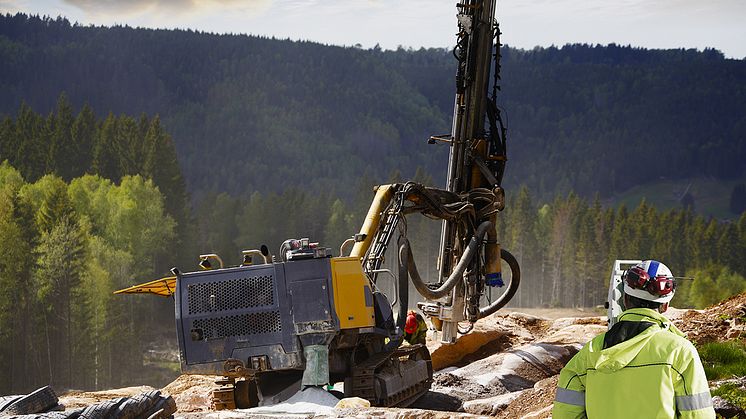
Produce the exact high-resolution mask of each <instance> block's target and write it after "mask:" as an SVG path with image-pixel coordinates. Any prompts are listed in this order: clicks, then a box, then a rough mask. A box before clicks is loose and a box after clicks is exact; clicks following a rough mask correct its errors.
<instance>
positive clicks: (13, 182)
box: [0, 15, 746, 393]
mask: <svg viewBox="0 0 746 419" xmlns="http://www.w3.org/2000/svg"><path fill="white" fill-rule="evenodd" d="M454 64H455V61H454V59H453V57H452V55H451V52H450V51H447V50H440V49H430V50H419V51H408V50H398V51H381V50H378V49H372V50H361V49H356V48H342V47H334V46H324V45H319V44H315V43H308V42H291V41H283V40H275V39H266V38H258V37H249V36H234V35H214V34H205V33H198V32H192V31H169V30H149V29H132V28H128V27H114V28H103V27H84V26H78V25H71V24H70V23H69V22H68V21H66V20H64V19H48V18H38V17H29V16H25V15H15V16H11V15H5V16H0V93H2V94H0V164H1V165H0V250H1V251H2V254H3V255H4V256H5V257H4V258H3V259H2V260H1V261H0V393H9V392H16V393H18V392H21V391H26V390H29V389H31V388H33V387H34V385H35V383H38V382H46V383H49V384H53V385H59V386H62V387H70V386H75V387H79V388H80V387H85V388H94V387H96V388H102V387H108V386H119V385H126V384H150V383H149V382H143V379H142V376H140V375H139V371H138V367H140V366H142V365H143V359H142V352H143V350H144V347H145V346H147V345H148V344H149V343H150V342H155V341H158V340H159V339H160V340H162V337H161V336H156V334H158V333H159V332H162V331H163V330H167V333H172V325H173V323H172V320H173V319H172V316H173V312H172V306H171V304H172V303H171V302H170V301H166V300H154V299H152V298H147V297H142V298H138V297H117V298H115V297H113V296H112V295H111V292H112V291H114V290H115V289H117V288H122V287H125V286H128V285H132V284H134V283H139V282H144V281H146V280H149V279H154V278H155V277H157V276H159V275H161V274H163V273H165V272H167V271H168V268H170V267H171V266H174V265H177V266H179V267H180V268H181V269H182V270H184V271H189V270H192V269H195V268H196V267H195V265H194V263H195V262H196V257H195V256H196V255H197V254H199V253H208V252H218V253H219V254H220V255H221V256H223V258H224V259H225V260H226V262H227V263H228V264H237V263H238V262H239V260H240V259H239V258H240V250H241V249H247V248H258V247H259V246H260V245H261V244H268V245H269V246H270V248H271V249H273V250H274V249H277V247H278V245H279V244H280V242H282V241H283V240H285V239H287V238H300V237H310V238H311V239H312V240H314V241H320V242H322V243H323V245H325V246H328V247H331V248H332V249H334V253H335V254H337V249H338V246H339V244H340V243H341V242H342V241H343V240H344V239H346V238H348V237H350V236H351V235H352V234H353V233H355V232H356V231H357V230H358V228H359V227H360V224H361V221H362V218H363V217H364V214H365V211H366V210H367V207H368V205H369V204H370V200H371V198H372V186H373V185H374V184H376V183H380V182H400V181H403V180H409V179H412V180H414V181H417V182H420V183H424V184H427V185H442V183H443V179H444V177H445V167H446V159H447V151H448V150H447V148H446V147H444V146H442V145H440V146H438V145H427V144H426V140H427V138H428V137H429V135H431V134H444V133H447V132H448V131H449V130H450V121H451V112H452V106H453V103H452V101H453V95H454V80H453V77H454V70H455V69H454ZM502 64H503V73H502V93H501V96H500V98H501V104H502V106H503V107H504V108H505V116H506V119H507V122H508V127H509V143H508V147H509V159H510V161H509V163H508V168H507V173H506V176H505V180H506V186H507V190H508V205H507V207H506V210H505V211H504V213H503V214H501V215H500V217H499V218H498V224H499V225H498V226H497V228H498V233H499V239H500V241H501V243H502V245H503V246H504V247H505V248H507V249H509V250H511V251H512V252H513V253H514V254H515V255H516V257H517V258H518V259H519V261H520V262H521V266H522V270H523V285H522V286H521V288H520V290H519V293H518V295H517V296H516V298H515V300H514V301H513V303H512V304H513V305H521V306H530V305H534V306H535V305H542V306H550V305H552V306H557V305H561V306H571V305H582V306H594V305H597V304H600V303H602V302H603V300H604V299H605V295H606V280H607V276H608V272H609V268H610V266H611V265H610V263H611V262H612V261H613V260H614V259H617V258H630V259H631V258H639V259H644V258H656V259H660V260H662V261H664V262H665V263H667V264H668V265H669V266H670V267H671V269H672V270H673V271H674V273H676V274H678V275H689V276H694V277H696V278H697V280H696V281H695V282H693V283H688V282H687V283H683V284H682V287H681V290H680V291H679V293H678V294H677V297H676V298H677V299H676V300H675V304H677V305H679V306H704V305H707V304H710V303H712V302H715V301H718V300H719V299H721V298H723V297H725V296H727V295H730V294H733V293H736V292H740V291H743V290H744V289H745V288H746V279H744V276H746V265H744V259H743V257H742V255H743V254H744V253H745V252H746V212H744V209H746V187H744V186H743V181H744V180H745V179H746V164H744V161H746V61H743V60H728V59H725V58H723V56H722V54H720V53H719V52H717V51H714V50H706V51H704V52H698V51H684V50H671V51H650V50H643V49H634V48H629V47H619V46H615V45H610V46H605V47H604V46H587V45H572V46H565V47H562V48H545V49H541V48H537V49H535V50H532V51H523V50H516V49H511V48H507V49H505V50H504V51H503V61H502ZM690 178H706V179H707V180H708V181H711V182H716V183H718V184H719V185H720V184H726V183H728V184H729V185H730V184H735V185H736V186H735V187H733V188H732V198H731V209H730V210H731V215H732V216H731V217H729V218H730V219H729V220H717V219H710V218H706V217H703V216H700V215H697V214H696V213H695V212H694V211H692V209H693V208H694V207H695V205H694V202H693V198H692V197H691V196H689V197H688V198H687V195H686V194H683V195H682V198H683V199H682V200H680V201H681V202H680V205H679V204H677V206H676V207H675V208H673V207H669V208H673V209H667V210H663V209H660V208H655V207H653V206H651V205H649V204H648V203H647V202H646V201H643V203H641V204H637V202H639V200H635V203H634V204H630V206H629V207H627V206H624V205H619V206H612V205H609V204H608V203H609V202H612V201H610V200H608V199H607V198H609V197H611V196H614V195H617V196H618V194H620V193H623V192H625V191H628V192H629V190H630V188H632V191H633V192H635V194H641V195H643V196H644V193H640V192H637V190H636V189H634V188H633V187H636V188H639V187H640V186H641V185H645V184H648V183H650V182H653V181H655V182H657V183H658V184H667V182H676V181H678V180H682V179H690ZM594 197H595V200H594ZM407 230H408V232H409V234H410V237H411V238H412V241H413V248H414V253H415V256H416V257H417V259H418V264H419V268H420V272H422V274H423V276H424V277H426V278H427V279H428V280H430V281H434V280H435V279H436V278H435V277H434V272H435V269H434V266H435V263H434V262H435V255H436V253H437V247H438V242H439V224H438V223H436V222H432V221H429V220H424V219H422V217H420V219H417V218H416V217H414V216H412V217H409V219H408V222H407ZM395 262H396V258H395V257H389V258H388V261H387V263H389V264H390V265H391V266H389V267H392V268H393V264H394V263H395ZM379 285H380V286H381V287H384V286H385V284H379ZM413 300H414V299H413ZM133 348H137V350H132V349H133ZM53 358H54V359H53Z"/></svg>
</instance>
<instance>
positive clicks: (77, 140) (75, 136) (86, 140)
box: [70, 103, 98, 177]
mask: <svg viewBox="0 0 746 419" xmlns="http://www.w3.org/2000/svg"><path fill="white" fill-rule="evenodd" d="M97 131H98V128H97V126H96V115H95V114H94V113H93V109H91V107H90V106H88V104H87V103H86V104H85V105H83V108H82V109H81V110H80V112H79V113H78V116H77V117H76V118H75V122H74V123H73V125H72V127H71V129H70V133H71V139H72V147H71V162H70V167H71V169H70V171H71V173H74V175H75V176H76V177H77V176H82V175H84V174H86V173H93V145H94V144H95V143H96V135H97Z"/></svg>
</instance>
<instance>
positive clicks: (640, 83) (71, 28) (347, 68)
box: [0, 15, 746, 201]
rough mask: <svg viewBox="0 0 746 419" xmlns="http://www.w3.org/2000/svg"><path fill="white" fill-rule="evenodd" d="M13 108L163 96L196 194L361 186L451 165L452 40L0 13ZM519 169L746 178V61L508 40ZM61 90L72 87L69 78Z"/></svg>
mask: <svg viewBox="0 0 746 419" xmlns="http://www.w3.org/2000/svg"><path fill="white" fill-rule="evenodd" d="M0 61H1V62H2V63H3V65H2V66H0V89H1V90H2V91H3V93H4V94H3V95H2V96H0V113H5V114H9V115H12V114H15V113H17V112H18V109H19V104H20V103H21V101H26V102H27V103H29V104H30V105H31V106H32V107H33V108H34V109H36V110H38V111H40V112H42V113H44V112H47V111H49V110H51V109H52V108H53V107H54V106H55V104H54V100H55V99H56V95H57V94H59V92H62V91H64V92H66V93H67V94H68V96H69V98H70V101H71V102H72V103H73V104H76V105H78V106H81V105H82V104H83V103H85V102H88V103H89V104H90V105H91V106H93V107H94V108H96V109H99V110H100V111H101V112H108V111H112V112H114V113H115V114H116V113H120V112H125V113H129V114H135V115H137V114H139V113H141V112H145V113H147V114H155V113H158V114H160V116H161V118H162V122H163V125H164V126H165V127H166V129H168V131H169V132H170V133H171V134H172V136H173V138H174V141H175V143H176V149H177V152H178V154H179V157H180V160H181V164H182V168H183V172H184V175H185V177H186V180H187V184H188V185H189V188H190V190H191V191H193V192H194V193H195V196H198V197H199V196H202V195H204V194H206V193H209V192H215V193H219V192H229V193H231V194H233V195H244V194H251V193H253V192H255V191H260V192H262V193H269V192H275V193H282V192H283V190H284V189H285V188H286V187H287V185H288V181H292V182H291V183H292V184H293V185H295V186H297V187H301V188H306V189H310V190H311V191H322V190H324V191H331V192H332V194H334V195H340V196H343V197H344V198H345V199H346V200H348V201H349V200H350V199H351V198H352V196H353V195H354V193H353V192H351V191H352V189H353V188H354V185H355V184H356V182H357V179H358V178H359V177H360V176H362V174H364V173H367V174H368V176H370V177H371V178H373V179H375V180H377V181H381V180H384V179H385V178H386V177H387V176H388V174H389V173H391V172H392V171H394V170H399V171H400V172H401V173H402V175H403V176H404V177H405V178H408V177H411V176H412V175H413V174H414V172H415V169H416V168H417V167H423V168H424V169H425V171H426V172H427V173H429V174H430V175H431V176H433V178H434V179H435V182H436V183H437V184H440V183H442V179H443V178H444V171H445V170H444V167H445V159H446V148H445V147H442V146H441V147H438V146H428V145H426V144H425V140H426V139H427V137H428V136H429V135H431V134H443V133H446V132H448V131H449V130H450V119H451V112H452V101H453V95H454V81H453V77H454V68H455V67H454V64H455V60H454V59H453V57H452V55H451V53H450V51H448V50H440V49H430V50H419V51H407V50H398V51H380V50H377V49H373V50H360V49H355V48H341V47H334V46H324V45H319V44H315V43H309V42H291V41H286V40H275V39H266V38H258V37H249V36H239V35H214V34H206V33H198V32H192V31H170V30H149V29H132V28H128V27H113V28H103V27H83V26H76V25H71V24H70V23H69V22H68V21H66V20H64V19H56V20H52V19H40V18H38V17H28V16H25V15H15V16H11V15H6V16H3V17H0ZM502 85H503V88H502V96H501V103H502V105H503V107H504V108H505V110H506V113H507V120H508V128H509V158H510V162H509V164H508V171H507V173H506V178H505V179H506V186H508V187H509V188H510V187H516V186H518V185H520V184H526V185H528V186H529V187H530V188H531V189H532V190H533V191H535V193H536V195H537V196H538V197H540V198H541V199H551V198H552V197H553V196H554V195H555V194H556V193H563V194H564V193H566V192H568V191H570V190H574V191H575V192H577V193H579V194H581V195H582V196H586V197H592V196H593V194H594V193H596V192H598V193H600V194H601V196H602V197H607V196H609V195H611V194H614V193H617V192H622V191H624V190H626V189H628V188H630V187H632V186H635V185H639V184H641V183H645V182H648V181H650V180H653V179H655V180H657V179H660V178H666V179H670V178H673V179H679V178H692V177H702V176H707V177H714V178H717V179H739V178H743V176H744V170H745V167H746V165H744V164H743V161H745V159H746V62H745V61H743V60H731V59H725V58H723V56H722V54H720V53H719V52H718V51H715V50H706V51H704V52H698V51H693V50H668V51H662V50H644V49H635V48H629V47H620V46H615V45H609V46H588V45H572V46H565V47H562V48H554V47H552V48H537V49H535V50H531V51H524V50H516V49H511V48H506V49H504V51H503V72H502ZM50 92H54V93H53V94H52V93H50Z"/></svg>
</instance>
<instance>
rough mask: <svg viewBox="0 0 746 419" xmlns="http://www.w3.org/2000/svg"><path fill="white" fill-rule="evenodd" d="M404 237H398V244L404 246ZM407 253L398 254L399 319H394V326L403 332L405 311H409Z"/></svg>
mask: <svg viewBox="0 0 746 419" xmlns="http://www.w3.org/2000/svg"><path fill="white" fill-rule="evenodd" d="M406 240H407V239H406V237H404V236H400V237H399V243H402V244H401V245H402V246H404V242H405V241H406ZM410 256H411V255H410V253H409V252H399V298H398V303H399V317H397V318H396V326H397V327H398V328H399V330H404V324H405V323H406V321H407V311H408V309H409V276H408V275H407V266H408V265H409V261H410V260H411V258H410Z"/></svg>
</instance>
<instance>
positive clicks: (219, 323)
mask: <svg viewBox="0 0 746 419" xmlns="http://www.w3.org/2000/svg"><path fill="white" fill-rule="evenodd" d="M192 329H193V330H197V329H199V330H200V331H201V338H203V339H207V340H209V339H220V338H227V337H233V336H248V335H261V334H265V333H277V332H281V331H282V321H281V319H280V312H279V311H265V312H261V313H247V314H240V315H237V316H224V317H213V318H208V319H197V320H195V321H194V323H192Z"/></svg>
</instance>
